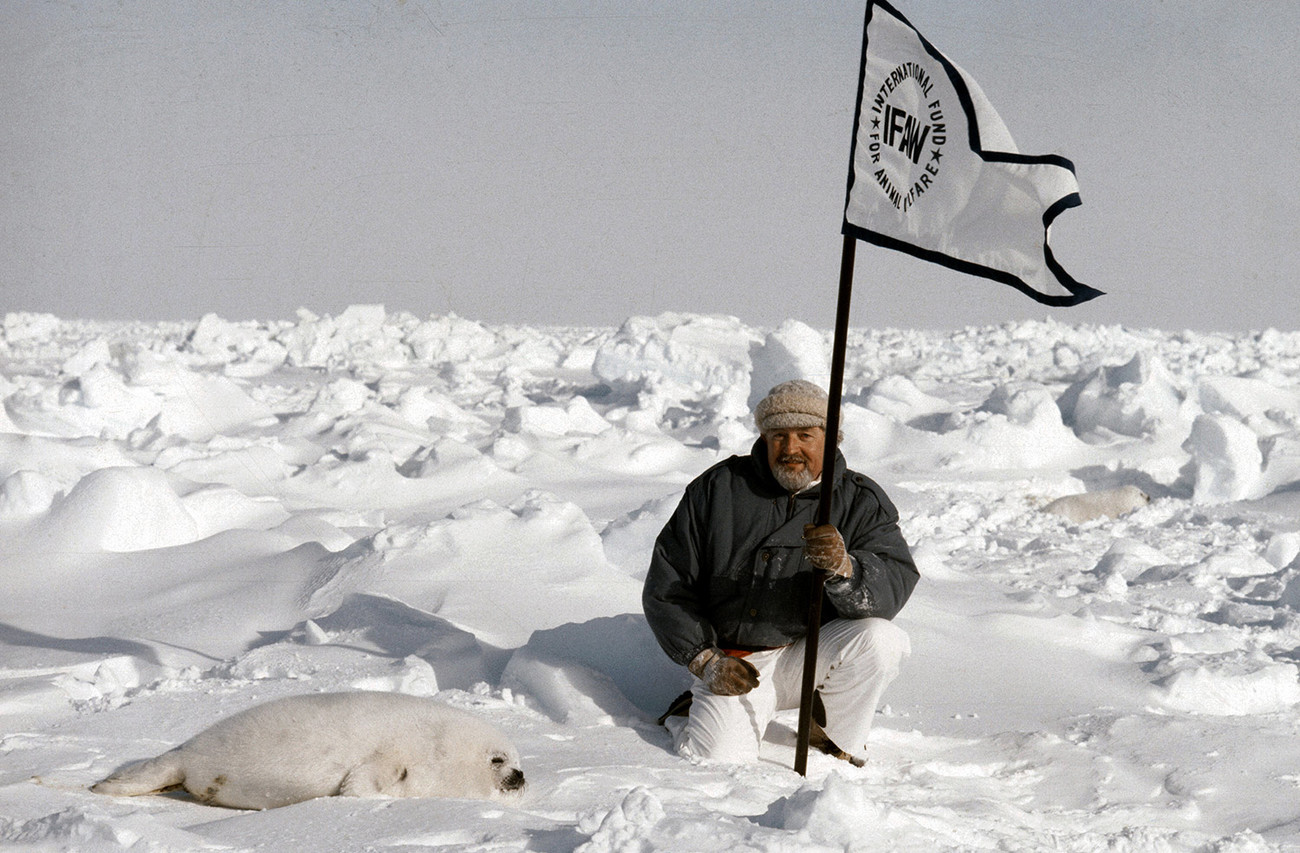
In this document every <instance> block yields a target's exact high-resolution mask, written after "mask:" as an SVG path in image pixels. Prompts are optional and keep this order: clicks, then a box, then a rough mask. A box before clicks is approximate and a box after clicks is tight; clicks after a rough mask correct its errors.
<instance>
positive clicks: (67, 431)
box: [0, 306, 1300, 853]
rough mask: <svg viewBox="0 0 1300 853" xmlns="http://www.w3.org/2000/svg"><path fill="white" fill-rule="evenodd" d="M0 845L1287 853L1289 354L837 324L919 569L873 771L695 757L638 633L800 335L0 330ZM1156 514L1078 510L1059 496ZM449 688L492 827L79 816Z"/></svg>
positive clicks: (639, 323) (795, 371) (309, 317)
mask: <svg viewBox="0 0 1300 853" xmlns="http://www.w3.org/2000/svg"><path fill="white" fill-rule="evenodd" d="M0 329H2V330H3V334H2V335H0V365H3V370H2V371H0V397H2V398H3V400H4V408H3V411H2V412H0V586H2V588H3V589H4V597H3V600H2V601H0V720H2V721H3V724H2V725H0V846H6V847H12V848H13V849H32V850H38V849H39V850H119V849H123V850H124V849H148V850H155V851H180V850H199V849H239V850H280V849H289V848H290V847H293V848H300V849H306V848H307V847H310V848H312V849H318V850H340V851H342V850H356V849H363V848H364V849H374V850H386V849H446V848H454V849H466V850H511V849H516V850H523V849H530V850H543V851H561V850H573V849H583V850H587V851H616V850H633V849H635V850H645V851H649V850H663V851H670V850H671V851H678V850H706V849H707V850H717V849H753V850H770V851H777V850H823V849H824V850H845V849H893V850H917V851H921V850H978V849H990V850H1025V851H1030V850H1042V849H1062V850H1077V851H1103V850H1104V851H1112V850H1169V851H1221V853H1227V851H1234V853H1255V851H1272V850H1280V849H1290V848H1297V847H1300V795H1297V789H1300V776H1298V775H1297V772H1298V771H1297V769H1296V768H1297V767H1298V766H1300V739H1297V737H1296V735H1297V734H1300V731H1298V729H1300V715H1298V714H1297V707H1298V706H1300V681H1298V680H1297V664H1300V617H1298V615H1297V611H1298V610H1300V559H1298V556H1297V555H1300V521H1298V520H1297V519H1300V336H1298V335H1296V334H1294V333H1282V332H1277V331H1268V332H1264V333H1260V334H1256V335H1241V336H1218V335H1194V334H1191V333H1182V334H1172V333H1166V332H1158V331H1138V330H1128V329H1121V328H1093V327H1074V326H1066V325H1062V324H1059V323H1055V322H1051V321H1047V322H1041V323H1039V322H1034V323H1020V324H1010V325H1007V326H999V327H987V328H979V329H967V330H965V331H962V332H958V333H955V334H954V333H942V334H941V333H928V332H921V331H906V330H880V331H863V330H859V331H855V332H854V333H853V334H852V335H851V339H850V347H849V353H848V364H847V371H846V373H847V375H846V382H845V389H844V401H845V407H844V423H843V430H844V441H843V449H844V451H845V454H846V456H847V457H848V459H849V461H850V464H851V465H852V466H853V467H855V468H857V469H858V470H862V471H864V472H865V473H868V474H869V475H871V476H873V477H874V478H876V479H878V480H879V481H881V482H882V483H883V484H884V485H885V487H886V489H887V491H888V492H889V494H890V495H891V497H893V498H894V500H895V502H896V503H897V504H898V506H899V508H900V510H901V512H902V516H903V524H904V529H905V532H906V534H907V535H908V538H909V541H910V542H912V543H913V547H914V550H915V552H916V556H917V560H918V564H919V565H920V568H921V572H922V584H921V585H920V587H918V590H917V593H916V595H915V596H914V598H913V600H912V602H911V603H910V604H909V605H908V607H907V608H906V609H905V610H904V611H903V613H902V615H901V616H900V617H899V620H898V621H899V624H900V625H901V626H902V627H904V628H905V629H906V630H907V631H908V632H909V634H910V635H911V636H912V642H913V647H914V653H913V655H912V657H911V658H910V659H909V660H908V661H907V662H905V665H904V670H903V673H902V675H901V676H900V678H899V680H898V681H897V682H896V683H895V684H894V685H893V686H892V687H891V688H890V690H889V692H888V693H887V694H886V697H885V702H886V703H887V705H886V706H885V707H884V708H882V709H881V714H880V719H879V720H878V723H877V727H876V730H875V732H874V733H873V751H872V754H871V755H870V756H869V758H870V760H869V763H868V765H867V766H866V767H865V768H861V769H858V768H852V767H849V766H847V765H843V764H841V763H839V762H835V761H834V760H832V759H829V758H825V757H823V756H819V755H818V756H813V757H812V761H811V767H810V774H809V777H808V778H807V779H806V780H805V779H801V778H800V777H798V776H796V775H795V774H793V773H792V772H791V771H790V770H789V767H790V766H791V764H792V761H793V740H794V735H793V720H789V721H788V723H789V725H785V726H781V725H778V726H775V727H773V729H771V730H770V731H769V733H768V741H767V742H766V743H765V744H764V761H763V762H761V763H760V764H759V765H757V766H754V767H725V766H710V765H692V764H689V763H686V762H683V761H682V760H680V759H678V758H676V757H675V756H674V755H672V754H671V752H670V751H669V749H668V737H667V734H666V733H665V732H664V731H663V730H662V729H661V728H659V727H657V726H655V725H654V724H653V718H654V717H655V716H657V715H658V713H660V712H661V711H662V710H663V708H664V707H665V705H666V703H667V702H668V700H669V699H671V698H672V697H673V696H675V695H676V694H677V693H678V692H680V690H681V689H683V687H684V685H685V682H686V678H685V675H684V673H683V672H682V671H681V670H680V669H679V668H678V667H675V666H674V665H672V664H671V663H670V662H669V661H668V660H667V659H666V658H665V657H664V656H663V654H662V653H661V652H660V651H659V649H658V647H657V646H656V645H655V643H654V641H653V638H652V637H651V635H650V633H649V630H648V628H647V627H646V625H645V621H644V618H643V617H642V616H641V614H640V583H641V579H642V578H643V577H644V572H645V565H646V563H647V561H648V556H649V551H650V548H651V545H652V543H653V539H654V537H655V535H656V534H657V533H658V530H659V528H660V526H662V524H663V522H664V520H666V518H667V516H668V514H669V513H671V511H672V509H673V507H674V505H675V503H676V500H677V497H678V496H679V495H680V491H681V489H682V487H683V486H684V485H685V483H686V482H688V481H689V480H690V478H691V477H693V476H694V475H695V474H696V473H698V472H699V471H701V470H703V469H704V468H705V467H707V466H708V465H710V464H712V463H713V462H714V461H716V460H718V459H720V458H723V457H724V456H726V455H730V454H732V453H743V452H747V450H748V447H749V445H750V443H751V442H752V441H753V440H754V438H755V434H754V430H753V426H752V421H751V420H750V410H751V406H752V404H753V402H754V401H756V400H757V399H758V398H759V397H761V396H762V394H763V393H764V392H765V391H766V389H767V388H768V387H770V386H771V385H772V384H775V383H776V382H777V381H781V380H783V379H787V378H793V377H796V376H799V377H804V378H809V379H812V380H814V381H820V382H823V383H824V382H825V381H826V375H825V374H826V373H827V372H828V368H827V363H828V355H829V340H828V334H827V333H825V332H822V331H817V330H814V329H812V328H810V327H808V326H806V325H804V324H802V323H799V322H797V321H793V320H792V321H787V322H786V323H784V324H783V325H782V326H780V327H779V328H778V329H775V330H758V329H753V328H749V327H746V326H745V325H743V324H742V323H740V322H739V321H737V320H734V319H733V318H727V317H712V316H696V315H689V314H674V315H663V316H659V317H636V318H631V319H629V320H628V321H627V322H626V323H625V324H624V325H623V326H622V327H620V328H618V329H573V328H566V329H540V328H529V327H488V326H485V325H482V324H479V323H476V322H474V321H472V320H467V319H464V318H459V317H455V316H448V317H434V318H429V319H425V320H421V319H418V318H415V317H413V316H410V315H405V314H389V313H388V312H386V311H385V310H384V309H383V308H382V307H380V306H354V307H353V308H350V309H348V310H347V311H345V312H343V313H341V314H340V315H338V316H337V317H328V316H327V317H319V316H316V315H314V314H311V313H310V312H307V311H302V312H300V314H299V316H298V317H297V318H296V319H295V320H294V321H291V322H278V323H230V322H226V321H224V320H222V319H220V318H217V317H213V316H208V317H204V318H203V319H202V320H200V321H199V322H197V323H192V324H159V325H139V324H136V325H129V324H124V325H109V324H96V323H87V322H75V321H65V320H60V319H58V318H53V317H46V316H33V315H15V314H10V315H8V316H6V317H5V318H4V319H3V324H2V326H0ZM1122 486H1136V487H1138V488H1140V489H1141V490H1142V491H1143V492H1145V493H1146V494H1147V495H1149V496H1150V497H1151V502H1150V503H1149V504H1146V505H1142V506H1140V507H1139V508H1137V509H1135V510H1133V511H1131V512H1128V513H1125V514H1123V515H1120V516H1119V517H1118V518H1111V517H1101V518H1096V519H1093V520H1089V521H1083V522H1072V521H1070V520H1068V519H1065V518H1061V517H1059V516H1057V515H1053V514H1050V513H1047V512H1044V511H1043V508H1044V507H1046V506H1047V505H1048V504H1049V503H1050V502H1051V501H1052V500H1054V499H1056V498H1060V497H1063V496H1067V495H1072V494H1078V493H1082V492H1097V491H1100V490H1104V489H1115V488H1119V487H1122ZM350 688H351V689H379V690H393V691H401V692H406V693H412V694H416V695H437V696H439V698H442V699H445V700H446V701H449V702H452V703H453V704H457V705H459V706H462V707H466V708H470V709H474V710H476V711H478V712H479V713H481V714H483V715H485V716H487V717H488V718H490V719H491V720H492V721H493V722H495V723H497V724H498V725H500V726H502V727H503V728H505V729H506V730H507V731H509V732H510V733H511V734H512V736H513V737H514V738H515V739H516V743H517V744H518V745H519V746H520V749H521V752H522V753H523V756H524V761H525V770H526V773H527V775H528V778H529V783H530V794H529V795H528V798H527V800H526V801H525V802H524V803H523V804H522V805H521V806H519V807H518V808H504V807H501V806H498V805H489V804H483V803H473V802H469V801H464V802H461V801H346V800H339V799H331V800H322V801H315V802H310V803H303V804H299V805H297V806H291V807H287V808H284V809H278V810H273V811H270V812H265V813H246V814H245V813H232V812H226V811H220V810H214V809H211V808H209V807H205V806H201V805H199V804H197V803H193V802H190V801H187V800H183V799H177V798H172V797H151V798H140V799H132V800H115V799H112V798H107V797H102V796H96V795H93V794H90V793H89V792H87V791H86V790H85V787H86V786H87V785H88V784H90V783H91V782H93V781H95V780H97V779H99V778H101V777H102V776H104V775H106V774H107V773H108V772H109V771H110V770H112V769H114V768H115V767H117V766H118V765H120V764H122V763H125V762H126V761H128V760H132V759H135V758H139V757H143V756H145V755H149V754H155V753H157V752H160V751H162V750H164V749H166V748H169V747H170V746H172V745H175V744H177V743H179V742H181V741H182V740H184V739H186V738H188V737H189V736H190V735H192V734H193V733H195V732H196V731H198V730H199V729H201V728H203V727H204V726H206V725H208V724H210V723H211V722H213V721H215V720H216V719H219V718H220V717H222V716H225V715H227V714H229V713H232V712H233V711H236V710H239V709H241V708H244V707H247V706H249V705H251V704H254V703H255V702H260V701H264V700H266V699H270V698H274V697H277V696H282V695H289V694H292V693H302V692H316V691H325V690H336V689H350Z"/></svg>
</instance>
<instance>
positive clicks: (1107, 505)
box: [1043, 486, 1151, 524]
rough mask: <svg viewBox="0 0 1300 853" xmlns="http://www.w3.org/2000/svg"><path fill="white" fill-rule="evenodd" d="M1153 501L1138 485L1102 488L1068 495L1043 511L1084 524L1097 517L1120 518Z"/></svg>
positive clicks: (1053, 502)
mask: <svg viewBox="0 0 1300 853" xmlns="http://www.w3.org/2000/svg"><path fill="white" fill-rule="evenodd" d="M1149 503H1151V497H1150V495H1148V494H1147V493H1146V492H1144V491H1142V490H1141V489H1139V488H1138V487H1137V486H1121V487H1119V488H1118V489H1101V490H1099V491H1096V492H1084V493H1083V494H1079V495H1066V496H1065V497H1063V498H1057V499H1056V500H1054V501H1052V502H1051V503H1049V504H1048V505H1047V506H1045V507H1043V512H1050V513H1051V514H1052V515H1059V516H1061V517H1062V518H1064V519H1066V520H1067V521H1072V522H1074V523H1075V524H1082V523H1084V522H1085V521H1092V520H1093V519H1096V518H1119V517H1120V516H1121V515H1123V514H1124V513H1126V512H1132V511H1133V510H1135V509H1138V508H1139V507H1144V506H1146V505H1147V504H1149Z"/></svg>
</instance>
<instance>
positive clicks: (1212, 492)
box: [1184, 415, 1264, 504]
mask: <svg viewBox="0 0 1300 853" xmlns="http://www.w3.org/2000/svg"><path fill="white" fill-rule="evenodd" d="M1184 448H1185V449H1186V450H1187V451H1188V452H1189V453H1190V454H1191V455H1192V465H1193V483H1194V492H1193V499H1194V500H1195V501H1196V502H1197V503H1204V504H1213V503H1228V502H1231V501H1239V500H1245V499H1246V498H1255V497H1260V472H1261V469H1262V466H1263V462H1264V457H1263V454H1262V453H1260V450H1259V437H1258V436H1257V435H1256V434H1255V432H1254V431H1253V430H1251V429H1250V428H1249V427H1247V426H1246V425H1245V424H1243V423H1241V421H1239V420H1237V419H1236V418H1232V417H1229V416H1227V415H1201V416H1200V417H1198V418H1197V419H1196V421H1195V423H1193V424H1192V433H1191V435H1190V436H1189V437H1188V439H1187V442H1186V443H1185V444H1184Z"/></svg>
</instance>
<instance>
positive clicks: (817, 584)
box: [794, 234, 857, 776]
mask: <svg viewBox="0 0 1300 853" xmlns="http://www.w3.org/2000/svg"><path fill="white" fill-rule="evenodd" d="M856 247H857V241H856V240H855V239H854V238H853V237H850V236H849V235H848V234H845V235H844V251H843V254H842V255H841V256H840V293H839V297H838V300H837V301H836V304H835V342H834V344H833V346H832V348H831V383H830V388H829V389H827V397H828V398H829V399H828V400H827V403H826V453H825V455H824V456H823V457H822V491H821V499H820V502H819V503H818V504H817V523H818V524H828V523H830V520H831V492H832V491H833V490H834V486H835V479H834V478H835V449H836V445H837V444H838V443H839V435H840V397H841V396H842V393H843V390H844V350H845V349H846V348H847V346H848V337H849V300H850V299H851V298H852V295H853V259H854V250H855V249H856ZM812 575H813V576H812V603H811V604H810V605H809V608H808V633H807V635H806V636H805V638H804V642H805V646H804V656H803V688H802V692H801V693H800V694H799V730H798V732H797V733H796V738H795V748H794V772H796V773H798V774H799V775H800V776H806V775H808V738H809V736H810V735H811V733H812V709H813V693H814V691H815V690H816V689H817V644H818V643H819V642H821V631H822V595H823V588H824V587H825V585H826V575H825V574H824V573H823V572H822V571H820V570H818V569H814V570H813V573H812Z"/></svg>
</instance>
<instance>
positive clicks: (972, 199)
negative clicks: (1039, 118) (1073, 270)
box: [844, 0, 1101, 305]
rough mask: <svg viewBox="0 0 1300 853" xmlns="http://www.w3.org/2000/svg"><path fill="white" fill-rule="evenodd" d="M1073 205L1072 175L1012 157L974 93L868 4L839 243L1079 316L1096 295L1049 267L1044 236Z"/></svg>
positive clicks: (929, 49)
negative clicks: (926, 264) (843, 238)
mask: <svg viewBox="0 0 1300 853" xmlns="http://www.w3.org/2000/svg"><path fill="white" fill-rule="evenodd" d="M1079 204H1080V200H1079V184H1078V182H1077V181H1076V180H1075V176H1074V164H1072V163H1071V162H1070V161H1069V160H1066V159H1065V158H1064V157H1059V156H1057V155H1055V154H1046V155H1040V156H1028V155H1024V154H1020V153H1019V152H1018V151H1017V150H1016V146H1015V143H1014V142H1012V140H1011V135H1010V134H1009V133H1008V132H1007V129H1006V126H1005V125H1004V124H1003V123H1002V119H1001V118H999V117H998V114H997V113H996V112H995V111H994V109H993V107H992V106H991V105H990V104H989V102H988V99H986V98H985V97H984V92H983V91H982V90H981V89H980V87H979V86H978V85H977V84H976V83H975V81H974V80H972V79H971V78H970V77H969V76H968V75H967V74H966V73H965V72H964V71H962V70H961V69H960V68H958V67H957V66H956V65H955V64H953V63H952V62H951V61H950V60H948V59H947V57H945V56H944V55H943V54H942V53H940V52H939V51H938V50H936V49H935V48H934V46H933V45H931V44H930V42H928V41H927V40H926V39H925V37H924V36H922V35H921V34H920V33H919V32H917V30H916V28H915V27H913V26H912V25H911V24H910V23H908V21H907V19H906V18H904V17H903V16H902V15H900V14H899V13H898V12H897V11H896V10H895V9H894V8H893V7H892V6H890V5H889V4H888V3H886V2H880V0H868V2H867V20H866V25H865V27H864V29H863V35H862V70H861V74H860V78H859V85H858V104H857V110H856V113H855V119H854V126H853V148H852V158H851V163H850V167H849V186H848V198H847V201H846V203H845V207H844V233H845V234H846V235H848V236H851V237H854V238H856V239H859V240H865V241H866V242H868V243H875V244H876V245H879V246H884V247H886V248H890V249H897V250H899V251H903V252H907V253H908V254H911V255H915V256H916V257H918V258H922V259H924V260H927V261H933V262H935V263H938V264H942V265H944V266H947V267H951V268H952V269H956V270H960V271H962V272H966V273H970V274H972V275H978V276H983V277H986V278H991V279H993V280H995V281H1000V282H1002V283H1004V284H1008V285H1011V286H1012V287H1015V288H1017V289H1018V290H1020V291H1022V292H1023V293H1025V294H1027V295H1029V296H1030V297H1032V298H1033V299H1036V300H1037V301H1039V302H1042V303H1044V304H1047V305H1076V304H1078V303H1080V302H1085V301H1087V300H1089V299H1092V298H1094V297H1097V296H1100V295H1101V291H1099V290H1094V289H1093V288H1091V287H1088V286H1087V285H1085V284H1080V283H1079V282H1077V281H1075V280H1074V279H1073V278H1071V277H1070V275H1069V273H1067V272H1066V271H1065V270H1064V269H1063V268H1062V267H1061V265H1060V264H1058V263H1057V262H1056V259H1055V258H1054V257H1053V256H1052V249H1051V247H1050V246H1049V245H1048V234H1049V232H1050V230H1051V226H1052V221H1053V220H1054V219H1055V218H1056V217H1057V216H1058V215H1059V214H1060V213H1061V212H1063V211H1065V210H1067V209H1068V208H1071V207H1077V206H1078V205H1079Z"/></svg>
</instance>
